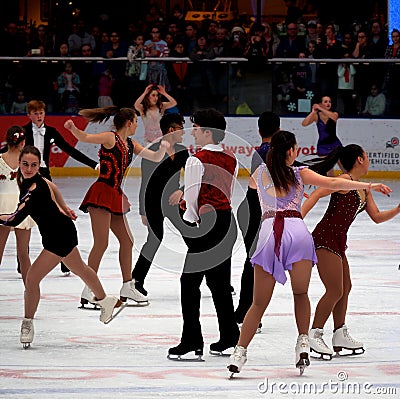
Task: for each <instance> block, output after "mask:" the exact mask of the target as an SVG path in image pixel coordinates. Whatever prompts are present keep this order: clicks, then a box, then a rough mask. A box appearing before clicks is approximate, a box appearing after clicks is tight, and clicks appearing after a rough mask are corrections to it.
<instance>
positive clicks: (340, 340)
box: [332, 324, 365, 356]
mask: <svg viewBox="0 0 400 399" xmlns="http://www.w3.org/2000/svg"><path fill="white" fill-rule="evenodd" d="M332 346H333V350H334V351H335V352H336V353H337V354H339V352H341V351H342V350H343V349H347V350H350V351H351V353H346V354H344V355H345V356H346V355H362V354H363V353H364V352H365V350H364V344H363V343H362V342H360V341H356V340H355V339H354V338H353V337H351V336H350V334H349V330H348V329H347V326H346V325H345V324H343V326H342V327H340V328H338V329H337V330H336V331H335V332H334V333H333V337H332ZM342 356H343V355H342Z"/></svg>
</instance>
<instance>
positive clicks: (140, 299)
mask: <svg viewBox="0 0 400 399" xmlns="http://www.w3.org/2000/svg"><path fill="white" fill-rule="evenodd" d="M119 295H120V299H121V301H122V302H126V303H127V306H147V305H149V304H150V303H149V301H148V299H147V296H145V295H143V294H142V293H140V292H139V291H138V290H137V289H136V287H135V280H132V281H127V282H126V283H123V284H122V288H121V291H120V292H119ZM128 299H131V300H133V301H134V303H132V302H128V301H127V300H128Z"/></svg>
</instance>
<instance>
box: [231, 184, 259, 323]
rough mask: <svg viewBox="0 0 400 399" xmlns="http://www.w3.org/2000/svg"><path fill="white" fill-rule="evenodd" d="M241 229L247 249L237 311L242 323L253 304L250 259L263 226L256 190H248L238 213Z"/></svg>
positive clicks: (252, 274) (236, 313)
mask: <svg viewBox="0 0 400 399" xmlns="http://www.w3.org/2000/svg"><path fill="white" fill-rule="evenodd" d="M237 218H238V224H239V228H240V230H241V232H242V235H243V240H244V245H245V247H246V260H245V262H244V265H243V272H242V278H241V282H240V297H239V303H238V306H237V308H236V311H235V317H236V321H237V322H238V323H242V322H243V319H244V316H245V315H246V313H247V311H248V310H249V308H250V306H251V304H252V302H253V288H254V269H253V266H252V264H251V263H250V258H251V256H252V254H253V252H254V250H255V248H256V245H257V238H258V232H259V230H260V226H261V207H260V202H259V199H258V194H257V190H256V189H252V188H249V187H248V188H247V193H246V197H245V198H244V200H243V201H242V203H241V204H240V205H239V208H238V211H237Z"/></svg>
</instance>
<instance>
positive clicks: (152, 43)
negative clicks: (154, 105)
mask: <svg viewBox="0 0 400 399" xmlns="http://www.w3.org/2000/svg"><path fill="white" fill-rule="evenodd" d="M144 47H145V51H146V56H148V57H165V56H168V55H169V50H168V46H167V43H166V42H165V41H164V40H162V39H161V32H160V29H159V28H157V27H156V26H154V27H153V28H152V29H151V39H149V40H146V42H145V43H144ZM147 83H148V84H155V85H161V86H164V87H165V88H166V90H167V91H169V90H170V88H171V87H170V84H169V80H168V74H167V69H166V68H165V64H164V63H163V62H159V61H151V62H149V64H148V67H147Z"/></svg>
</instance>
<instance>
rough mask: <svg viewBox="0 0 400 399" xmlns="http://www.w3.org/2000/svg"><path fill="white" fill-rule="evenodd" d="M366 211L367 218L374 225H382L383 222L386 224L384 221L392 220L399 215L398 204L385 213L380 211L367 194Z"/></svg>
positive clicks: (370, 195) (371, 197) (399, 206)
mask: <svg viewBox="0 0 400 399" xmlns="http://www.w3.org/2000/svg"><path fill="white" fill-rule="evenodd" d="M366 211H367V213H368V215H369V217H370V218H371V219H372V220H373V221H374V222H375V223H383V222H386V221H388V220H390V219H392V218H394V217H395V216H396V215H398V214H399V213H400V204H398V205H397V206H396V207H394V208H392V209H388V210H386V211H380V210H379V208H378V207H377V205H376V203H375V201H374V198H373V196H372V193H369V195H368V197H367V208H366Z"/></svg>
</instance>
